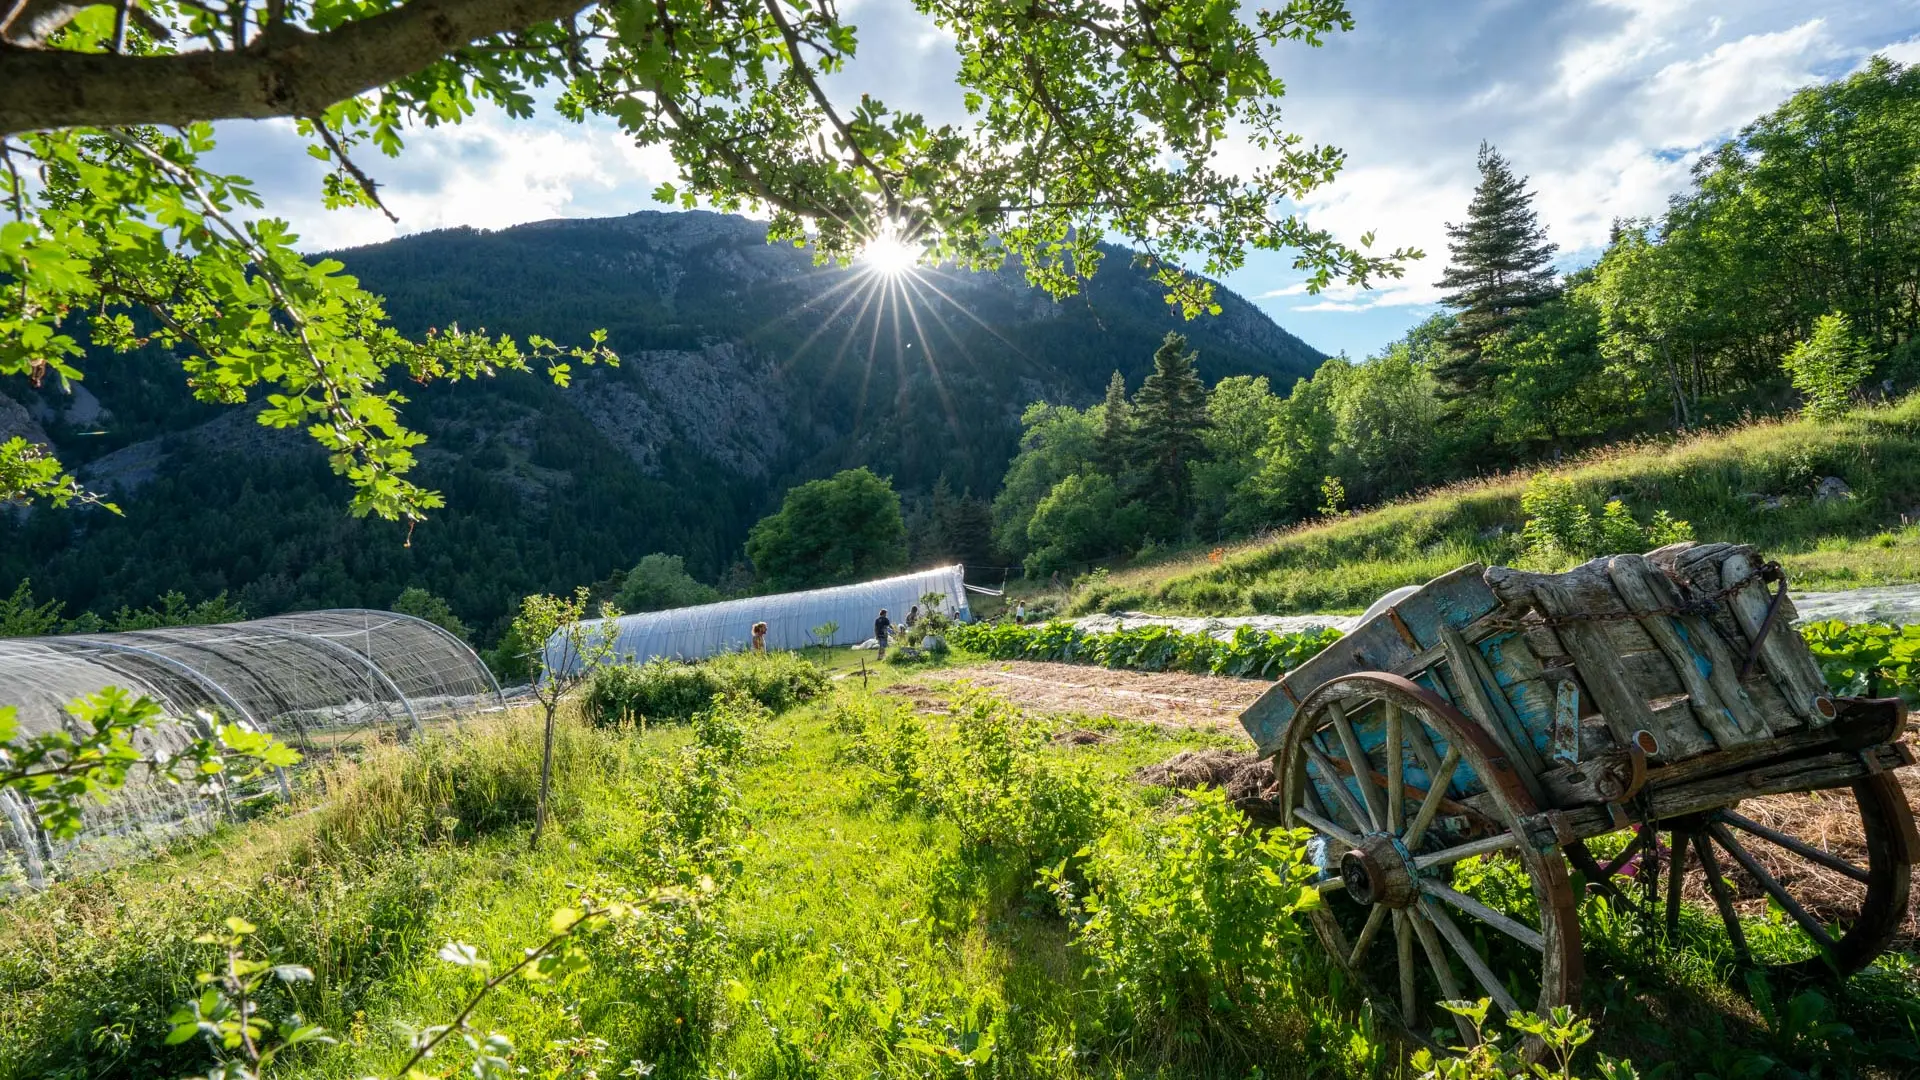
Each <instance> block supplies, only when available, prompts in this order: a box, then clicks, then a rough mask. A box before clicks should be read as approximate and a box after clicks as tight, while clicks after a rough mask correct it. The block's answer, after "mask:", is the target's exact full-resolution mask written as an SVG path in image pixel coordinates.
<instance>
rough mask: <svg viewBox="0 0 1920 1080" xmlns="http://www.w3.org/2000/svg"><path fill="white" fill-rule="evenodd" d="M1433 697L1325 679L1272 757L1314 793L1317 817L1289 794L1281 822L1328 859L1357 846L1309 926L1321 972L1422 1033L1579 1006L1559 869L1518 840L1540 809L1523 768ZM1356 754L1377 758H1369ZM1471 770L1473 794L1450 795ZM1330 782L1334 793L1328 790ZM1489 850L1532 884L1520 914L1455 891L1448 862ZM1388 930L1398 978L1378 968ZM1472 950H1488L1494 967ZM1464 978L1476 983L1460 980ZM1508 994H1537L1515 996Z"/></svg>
mask: <svg viewBox="0 0 1920 1080" xmlns="http://www.w3.org/2000/svg"><path fill="white" fill-rule="evenodd" d="M1483 682H1484V680H1483ZM1442 694H1443V691H1440V690H1437V689H1435V688H1433V687H1428V686H1423V685H1421V684H1419V683H1416V682H1413V681H1411V680H1409V679H1408V678H1406V677H1404V676H1401V675H1395V674H1392V673H1390V672H1378V671H1373V672H1360V673H1356V674H1353V675H1343V676H1338V677H1335V678H1332V679H1328V680H1326V681H1324V682H1322V683H1321V684H1320V685H1319V686H1318V687H1316V688H1315V689H1314V690H1312V691H1311V692H1309V693H1307V694H1305V695H1304V696H1302V697H1301V698H1300V699H1299V700H1298V702H1297V712H1296V713H1295V718H1294V722H1293V723H1292V724H1290V725H1289V726H1288V729H1287V731H1286V732H1285V735H1284V738H1283V741H1282V745H1281V747H1280V748H1279V750H1278V751H1277V753H1278V755H1279V756H1278V757H1277V758H1276V770H1278V771H1281V774H1282V775H1284V776H1287V777H1290V778H1294V779H1296V780H1297V779H1298V778H1300V777H1302V776H1311V777H1313V778H1315V779H1316V780H1317V781H1319V782H1320V783H1321V784H1322V785H1323V786H1321V787H1320V788H1319V789H1318V793H1319V795H1320V797H1321V798H1322V799H1323V800H1324V805H1321V806H1315V805H1312V804H1311V803H1310V802H1308V801H1307V800H1306V797H1305V794H1304V792H1302V793H1298V794H1290V795H1289V797H1288V798H1289V801H1290V802H1291V804H1292V806H1291V807H1290V808H1289V809H1290V811H1291V813H1292V814H1293V818H1292V819H1290V820H1298V821H1300V822H1302V823H1304V824H1305V825H1307V826H1309V827H1311V828H1314V829H1315V830H1316V831H1317V832H1318V834H1320V835H1322V836H1325V837H1327V838H1328V840H1327V843H1328V844H1330V845H1334V844H1335V842H1336V841H1339V842H1342V843H1347V842H1349V841H1352V842H1351V843H1349V844H1348V846H1349V848H1350V850H1349V851H1347V852H1346V853H1344V854H1343V856H1342V865H1343V868H1344V869H1345V871H1346V872H1345V873H1344V874H1343V875H1342V878H1343V881H1344V882H1345V883H1344V884H1338V885H1336V884H1333V883H1331V882H1317V883H1316V887H1317V888H1318V889H1319V890H1320V891H1321V893H1322V894H1323V895H1324V896H1325V898H1326V901H1325V903H1324V904H1322V905H1321V906H1320V907H1319V908H1318V909H1317V910H1316V911H1315V912H1314V913H1313V925H1314V928H1315V932H1316V933H1317V934H1318V935H1319V938H1320V941H1321V943H1322V944H1323V945H1324V946H1325V947H1326V949H1327V953H1328V956H1329V959H1330V960H1332V961H1333V962H1334V963H1336V964H1337V965H1339V966H1340V967H1341V968H1343V969H1344V970H1346V971H1348V972H1349V973H1351V974H1352V975H1353V976H1354V978H1355V979H1356V980H1358V981H1360V982H1361V983H1363V984H1366V985H1367V986H1368V988H1369V991H1370V993H1371V994H1372V996H1373V998H1374V1000H1376V1001H1379V1002H1382V1003H1385V1002H1387V1001H1396V1000H1397V1001H1398V1003H1399V1008H1398V1013H1399V1015H1400V1016H1401V1018H1402V1019H1403V1020H1404V1021H1405V1022H1406V1023H1407V1025H1408V1027H1409V1028H1411V1029H1414V1030H1415V1031H1416V1032H1417V1033H1424V1032H1426V1031H1427V1030H1428V1029H1430V1028H1433V1027H1444V1026H1445V1025H1444V1023H1443V1021H1442V1020H1441V1019H1440V1018H1439V1014H1438V1013H1437V1012H1435V1009H1436V1008H1437V1007H1438V1004H1437V1003H1438V1002H1441V1001H1447V1000H1459V999H1463V998H1480V997H1488V998H1491V999H1493V1000H1496V1001H1498V1002H1499V1005H1500V1009H1501V1011H1502V1012H1503V1013H1507V1014H1511V1013H1514V1012H1518V1011H1520V1010H1521V1009H1525V1010H1528V1011H1531V1012H1536V1013H1539V1014H1541V1015H1545V1014H1546V1013H1547V1012H1548V1011H1549V1010H1551V1009H1553V1008H1556V1007H1559V1006H1563V1005H1569V1004H1572V1003H1573V1002H1575V1001H1577V1000H1578V998H1579V986H1580V975H1581V958H1580V928H1579V925H1578V923H1577V921H1576V920H1575V918H1574V908H1575V902H1576V897H1575V895H1574V892H1573V889H1572V886H1571V884H1570V882H1569V881H1568V878H1567V864H1566V861H1565V859H1564V857H1563V856H1562V855H1561V854H1560V853H1559V852H1558V851H1556V850H1552V849H1548V850H1545V851H1541V850H1536V849H1535V848H1534V847H1533V846H1532V845H1531V843H1530V842H1529V840H1528V838H1529V837H1530V836H1531V835H1532V834H1531V833H1529V832H1528V825H1527V822H1528V821H1529V820H1531V819H1532V818H1533V817H1534V815H1536V814H1537V813H1538V811H1539V809H1540V806H1541V804H1540V802H1539V800H1538V799H1536V798H1535V797H1534V795H1533V793H1532V791H1531V790H1530V789H1529V787H1528V785H1527V781H1526V778H1525V777H1524V776H1522V775H1521V772H1520V770H1521V769H1522V768H1523V765H1522V764H1521V763H1520V762H1519V761H1518V760H1517V759H1516V757H1515V756H1514V755H1513V754H1511V753H1509V752H1507V751H1506V750H1503V749H1502V747H1501V744H1500V742H1499V740H1498V739H1497V738H1496V737H1495V736H1494V735H1493V734H1492V733H1490V732H1488V731H1487V730H1486V729H1485V727H1484V726H1483V725H1482V724H1481V723H1480V722H1478V721H1476V720H1475V719H1473V718H1472V717H1470V716H1468V715H1466V714H1465V713H1463V712H1461V710H1460V707H1458V706H1457V705H1455V704H1453V703H1451V702H1449V701H1448V700H1447V699H1446V698H1445V697H1444V696H1442ZM1336 740H1338V741H1337V742H1336ZM1363 746H1364V747H1366V748H1368V750H1369V751H1378V752H1377V753H1374V754H1373V757H1372V758H1371V759H1369V758H1368V757H1367V756H1366V754H1364V753H1363V752H1362V749H1361V748H1362V747H1363ZM1441 750H1444V751H1445V753H1444V754H1443V753H1441V752H1440V751H1441ZM1335 755H1340V756H1339V757H1338V758H1337V759H1336V757H1335ZM1469 770H1471V773H1472V776H1473V777H1474V779H1473V781H1472V782H1471V783H1464V782H1460V778H1461V777H1464V776H1466V775H1467V774H1468V772H1469ZM1328 778H1334V779H1336V780H1338V785H1337V786H1336V787H1334V788H1331V789H1329V788H1327V787H1325V786H1324V785H1325V781H1326V780H1327V779H1328ZM1456 800H1470V802H1460V801H1456ZM1329 811H1331V812H1329ZM1355 823H1357V826H1358V827H1355ZM1379 833H1385V834H1386V835H1385V836H1382V835H1379ZM1336 846H1337V845H1336ZM1493 852H1501V853H1502V857H1503V859H1505V860H1510V861H1511V863H1512V865H1513V866H1515V867H1517V868H1518V869H1520V870H1521V872H1522V873H1523V874H1524V876H1525V877H1526V878H1527V880H1528V883H1529V885H1530V886H1531V888H1529V889H1528V890H1526V895H1525V902H1526V903H1528V905H1529V906H1528V908H1527V909H1526V910H1516V911H1515V912H1514V913H1513V914H1509V913H1508V912H1507V911H1506V910H1495V909H1494V908H1493V907H1490V906H1489V905H1488V904H1487V903H1486V902H1485V901H1484V900H1481V899H1476V898H1475V897H1472V896H1468V895H1466V892H1468V891H1470V890H1463V889H1460V888H1456V887H1455V886H1454V885H1453V884H1452V882H1451V880H1450V877H1449V875H1450V874H1451V872H1452V871H1451V870H1450V869H1449V868H1450V867H1452V866H1453V865H1454V864H1455V863H1457V862H1459V861H1460V860H1461V859H1465V858H1470V857H1473V856H1480V855H1487V854H1490V853H1493ZM1408 863H1411V866H1409V865H1408ZM1349 879H1350V880H1349ZM1363 881H1364V882H1365V883H1366V885H1365V887H1362V885H1361V884H1360V883H1361V882H1363ZM1461 912H1464V913H1465V916H1464V917H1463V916H1462V915H1461V914H1459V913H1461ZM1469 918H1470V919H1471V920H1472V924H1471V925H1470V924H1469V922H1468V919H1469ZM1389 921H1391V923H1392V929H1393V936H1394V945H1393V951H1394V954H1395V955H1394V960H1395V963H1396V965H1397V967H1396V971H1395V972H1394V973H1393V974H1389V973H1388V971H1387V964H1386V960H1385V958H1384V957H1382V956H1380V955H1379V953H1380V950H1381V949H1382V948H1384V947H1385V946H1383V945H1382V944H1381V942H1380V939H1381V938H1383V937H1384V936H1385V935H1386V930H1387V927H1388V923H1389ZM1482 927H1491V928H1492V929H1490V930H1483V929H1482ZM1536 928H1537V929H1536ZM1509 939H1511V940H1512V941H1513V942H1515V943H1516V944H1514V945H1508V944H1507V941H1508V940H1509ZM1475 942H1478V943H1481V944H1484V945H1489V946H1491V947H1493V948H1494V949H1496V950H1497V954H1496V955H1497V957H1498V959H1497V961H1496V960H1495V959H1494V958H1493V956H1490V955H1485V954H1482V953H1479V952H1476V951H1475V950H1474V947H1473V946H1474V943H1475ZM1496 943H1497V944H1496ZM1496 963H1497V964H1498V965H1499V970H1500V971H1501V974H1500V975H1499V976H1496V975H1495V974H1494V968H1493V967H1492V966H1491V965H1494V964H1496ZM1462 965H1465V969H1466V970H1468V971H1471V972H1472V974H1471V975H1464V974H1461V971H1462ZM1423 972H1430V974H1427V973H1423ZM1503 980H1504V981H1503ZM1509 982H1510V983H1512V984H1513V985H1514V986H1520V985H1525V986H1528V987H1530V988H1531V989H1529V991H1528V993H1527V994H1526V995H1521V994H1519V993H1517V992H1515V991H1512V990H1509V989H1508V987H1507V983H1509ZM1463 983H1464V986H1463V985H1462V984H1463ZM1449 1015H1451V1013H1449ZM1454 1026H1455V1027H1457V1028H1458V1029H1459V1032H1460V1038H1461V1039H1462V1040H1466V1041H1467V1042H1469V1043H1471V1041H1472V1040H1473V1039H1474V1032H1473V1025H1472V1024H1471V1023H1470V1022H1469V1021H1467V1019H1466V1018H1464V1017H1460V1016H1454ZM1444 1041H1446V1042H1448V1043H1449V1044H1451V1045H1454V1046H1458V1045H1460V1043H1458V1042H1454V1041H1453V1040H1452V1039H1445V1040H1444ZM1526 1052H1528V1051H1523V1053H1526Z"/></svg>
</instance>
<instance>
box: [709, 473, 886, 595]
mask: <svg viewBox="0 0 1920 1080" xmlns="http://www.w3.org/2000/svg"><path fill="white" fill-rule="evenodd" d="M747 557H748V558H750V559H752V560H753V569H754V572H755V573H757V574H758V575H759V576H760V579H761V580H762V581H763V582H765V583H766V584H767V585H769V586H771V587H773V588H775V589H810V588H814V587H816V586H822V585H843V584H846V583H848V582H853V581H861V580H864V579H867V578H874V577H879V576H880V575H882V574H886V573H890V572H893V571H896V570H899V569H901V568H902V567H903V566H904V565H905V564H906V559H907V529H906V525H905V523H904V522H903V520H902V519H901V516H900V496H899V495H897V494H895V493H894V490H893V485H892V484H890V483H888V482H887V481H886V480H885V479H884V478H882V477H879V476H875V475H874V474H873V472H872V470H870V469H866V468H859V469H848V470H847V471H845V472H842V473H839V474H838V475H835V476H833V477H830V478H828V479H826V480H814V481H812V482H810V483H805V484H801V485H800V486H799V487H796V488H791V489H789V490H788V491H787V495H786V498H785V500H783V501H782V503H781V504H780V512H779V513H777V514H773V515H771V516H769V517H765V518H762V519H761V520H760V523H759V524H758V525H755V526H754V527H753V532H752V533H750V534H749V535H748V537H747Z"/></svg>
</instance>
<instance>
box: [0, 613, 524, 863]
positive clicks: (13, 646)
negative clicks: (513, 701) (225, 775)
mask: <svg viewBox="0 0 1920 1080" xmlns="http://www.w3.org/2000/svg"><path fill="white" fill-rule="evenodd" d="M107 687H120V688H122V689H125V690H128V691H130V692H132V693H135V694H139V695H144V696H146V697H149V698H152V699H153V700H154V701H156V702H158V703H159V705H160V707H161V708H162V709H163V710H164V711H165V712H166V714H167V716H168V717H169V718H170V719H169V720H168V721H167V722H165V723H163V724H162V725H161V726H160V727H159V728H157V729H155V730H151V731H147V732H143V733H141V734H140V735H139V736H137V737H136V742H137V744H138V745H140V746H141V748H142V749H143V750H146V751H149V752H151V751H169V752H171V751H177V750H179V749H181V748H183V747H185V746H186V745H187V744H188V743H190V742H191V741H192V740H193V739H195V738H198V737H201V736H204V735H207V734H209V733H210V732H211V730H212V728H211V724H212V723H214V722H216V721H218V722H223V723H237V724H241V725H244V726H246V727H248V728H250V729H253V730H257V731H264V732H268V733H270V734H272V735H275V736H276V737H278V738H280V739H281V740H282V741H284V742H286V743H288V744H289V745H291V746H293V747H294V748H296V749H298V750H300V751H301V753H302V755H303V757H304V759H305V760H307V761H314V760H317V759H319V758H323V757H325V756H326V755H328V754H330V753H333V752H336V751H339V750H342V749H345V748H348V747H351V746H353V745H354V744H356V743H361V742H364V741H367V740H369V739H380V738H397V739H408V738H411V737H412V736H413V735H414V734H415V733H417V732H418V731H420V730H421V728H422V726H423V725H424V724H425V723H426V722H427V721H429V720H435V719H440V718H445V717H458V716H462V715H470V714H473V713H475V712H483V711H491V710H495V709H500V708H504V707H505V705H506V699H505V697H504V696H503V695H502V694H501V691H500V685H499V683H498V682H497V681H496V680H495V679H494V677H493V674H492V672H490V671H488V670H487V667H486V665H485V664H483V663H481V662H480V658H479V657H478V656H476V655H475V654H474V652H473V650H472V649H471V648H470V647H468V645H467V644H466V643H465V642H464V641H461V640H460V639H459V638H457V637H455V636H454V635H452V634H450V633H448V632H447V631H446V630H445V629H443V628H441V627H439V626H436V625H434V624H433V623H430V622H427V621H426V620H424V619H420V618H416V617H414V616H412V615H404V614H400V613H398V612H391V611H373V610H367V609H358V608H343V609H333V610H326V611H307V612H298V613H294V614H288V615H276V616H272V617H270V618H265V619H254V620H250V621H247V622H237V623H219V624H213V625H207V626H174V627H163V628H158V629H152V630H130V631H119V632H114V633H103V634H63V635H52V636H47V637H31V638H0V706H13V707H14V708H15V709H16V710H17V711H18V720H19V726H20V731H21V733H22V734H23V735H26V736H29V737H30V736H33V735H36V734H40V733H43V732H47V731H52V730H56V729H57V728H59V727H61V726H63V725H65V724H67V723H68V722H69V721H70V717H69V716H68V714H67V711H66V707H67V705H68V704H69V703H70V702H72V701H74V700H75V699H77V698H80V697H83V696H86V695H89V694H94V693H97V692H99V691H100V690H103V689H105V688H107ZM266 784H267V787H268V788H269V789H273V790H278V791H279V792H281V793H283V794H284V793H285V792H286V791H287V790H288V784H287V778H286V777H285V776H284V774H282V775H276V776H273V777H270V778H269V779H268V781H267V782H266ZM245 794H246V793H241V795H242V796H243V797H244V795H245ZM230 809H231V802H230V798H229V797H226V796H223V797H222V798H219V799H209V798H207V797H204V796H202V795H201V794H200V793H197V792H195V791H194V790H193V789H192V788H190V787H184V786H176V785H169V784H165V783H161V782H154V781H152V780H146V779H142V780H139V781H135V782H130V783H129V784H128V785H127V787H126V788H125V789H123V790H122V791H119V792H116V793H115V794H114V796H113V798H112V799H111V800H109V802H108V803H107V804H105V805H102V806H92V807H89V808H88V809H87V810H86V812H85V826H84V830H83V832H82V835H81V836H80V837H79V838H78V839H76V840H74V841H71V842H57V841H53V840H52V839H51V838H49V837H48V836H46V834H45V833H44V832H43V831H42V830H41V829H40V828H39V826H38V824H37V822H35V820H34V818H33V815H32V813H31V812H30V808H29V807H28V806H27V805H26V804H25V802H24V801H23V800H22V799H20V797H19V796H18V795H16V794H14V793H12V792H0V889H4V888H5V887H6V885H7V884H11V885H13V886H14V887H18V886H19V885H21V884H25V885H28V886H31V887H38V886H41V885H44V884H45V883H46V881H47V880H48V879H49V877H50V876H52V875H54V874H55V873H57V872H59V871H64V870H70V869H78V868H85V867H88V866H93V865H100V864H104V863H107V862H112V861H114V859H115V858H116V857H117V856H118V855H120V854H122V853H123V852H126V851H129V850H140V849H144V848H148V847H151V846H153V845H154V844H156V843H159V842H162V841H164V840H165V839H166V838H167V837H169V836H171V835H172V834H173V833H175V832H177V831H179V830H180V829H182V828H195V827H204V826H206V825H210V824H212V823H213V822H215V821H217V820H218V819H219V816H220V815H221V814H223V813H226V812H228V811H229V810H230Z"/></svg>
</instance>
